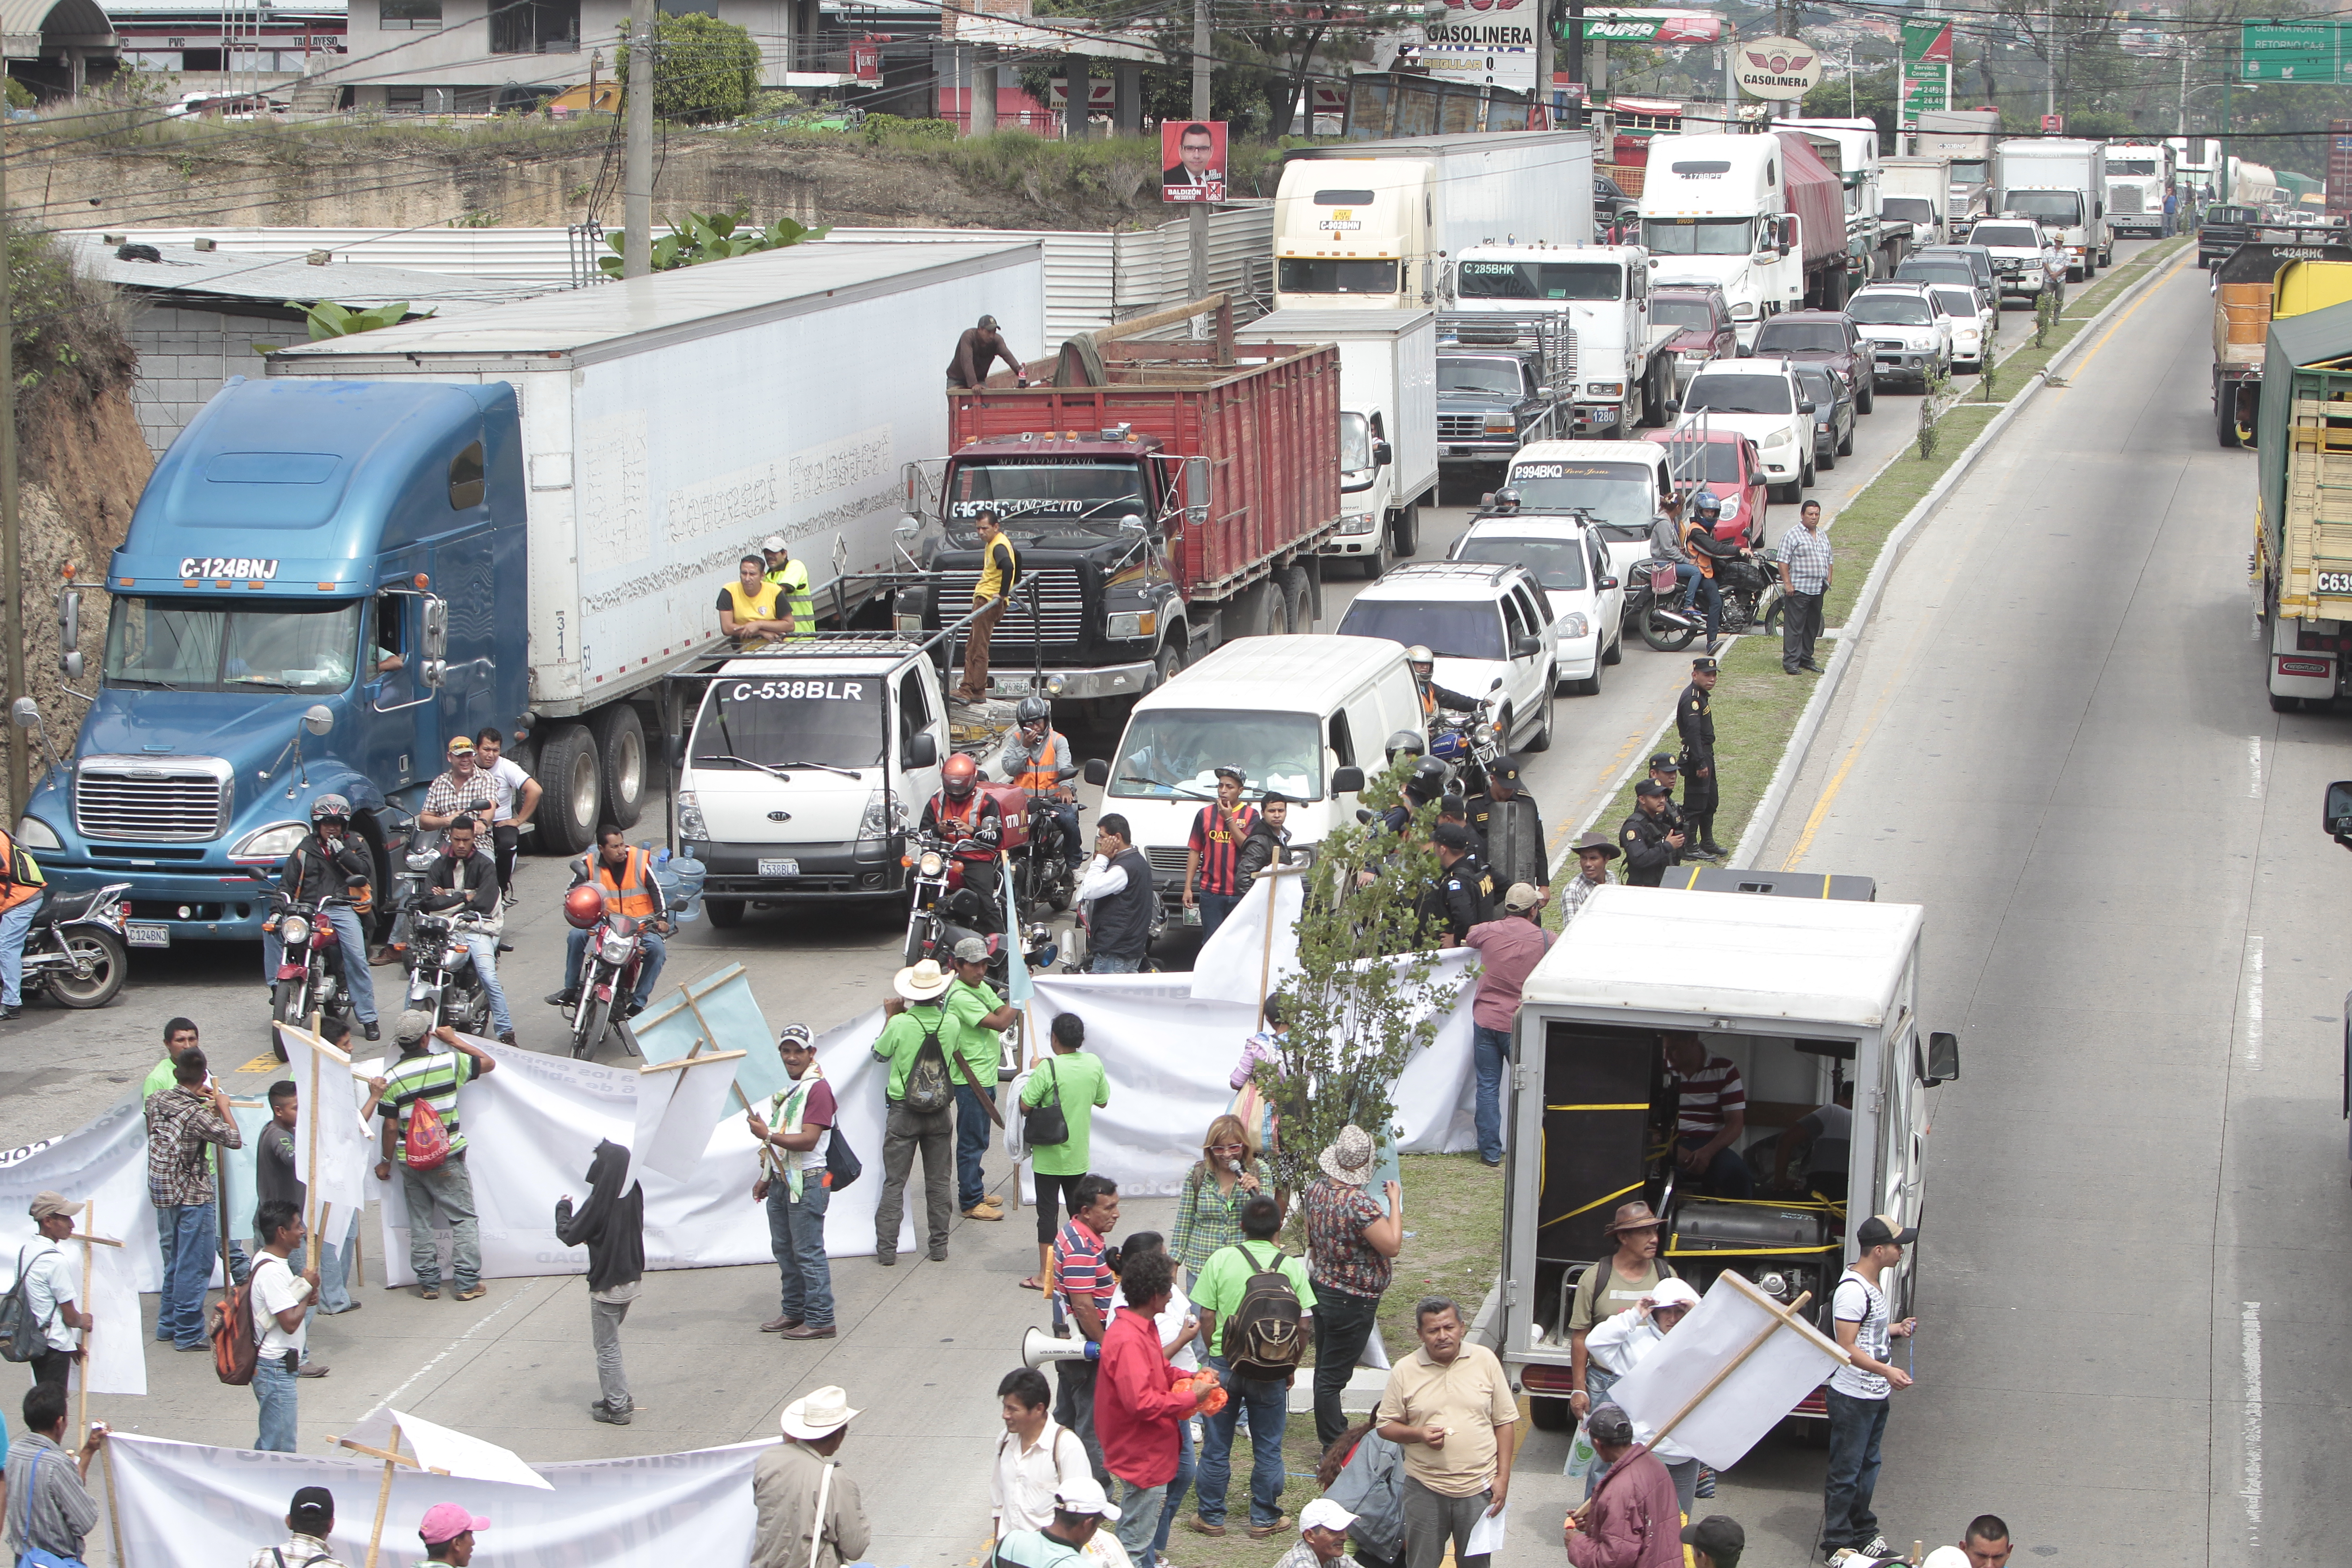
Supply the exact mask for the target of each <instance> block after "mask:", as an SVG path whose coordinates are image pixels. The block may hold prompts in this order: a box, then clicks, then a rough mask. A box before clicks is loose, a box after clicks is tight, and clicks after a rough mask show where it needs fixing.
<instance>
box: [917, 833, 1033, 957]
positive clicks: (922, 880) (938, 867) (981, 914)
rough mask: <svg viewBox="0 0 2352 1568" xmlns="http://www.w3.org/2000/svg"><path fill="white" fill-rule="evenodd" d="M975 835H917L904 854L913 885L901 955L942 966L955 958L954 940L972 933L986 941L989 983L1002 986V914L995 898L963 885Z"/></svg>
mask: <svg viewBox="0 0 2352 1568" xmlns="http://www.w3.org/2000/svg"><path fill="white" fill-rule="evenodd" d="M976 847H979V846H978V843H977V841H976V840H973V839H970V838H959V839H954V840H952V841H951V840H949V839H946V838H942V837H940V836H939V835H937V834H935V833H925V834H921V835H919V837H917V838H916V840H915V843H914V845H913V846H912V847H911V849H910V851H909V853H908V856H907V864H908V867H909V868H911V869H912V870H913V872H914V875H913V876H912V877H910V878H909V879H908V882H909V884H910V885H911V887H912V888H913V889H914V897H913V901H912V903H911V905H910V907H909V908H908V911H907V941H906V946H905V949H904V952H903V956H904V958H905V961H906V963H908V964H909V965H912V964H917V963H921V962H922V961H923V960H925V959H927V958H929V959H933V960H936V961H937V962H938V963H939V965H940V968H942V969H944V968H946V967H947V966H948V965H949V964H950V963H953V962H954V959H955V946H956V943H958V942H961V941H963V940H964V938H966V937H971V936H976V937H979V938H981V939H982V941H984V942H987V943H988V978H989V983H990V984H992V985H996V986H998V987H999V988H1000V989H1001V988H1002V986H1003V984H1004V980H1005V977H1006V974H1007V973H1008V965H1007V963H1006V961H1005V956H1004V948H1003V932H1004V919H1003V913H1002V912H1001V911H1000V910H999V909H998V907H997V900H995V899H993V898H991V897H990V896H989V895H987V894H985V893H983V892H982V891H981V890H980V889H978V888H971V887H966V886H965V885H964V879H963V869H964V861H963V859H962V854H963V852H964V851H966V850H968V849H972V848H976Z"/></svg>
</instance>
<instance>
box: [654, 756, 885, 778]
mask: <svg viewBox="0 0 2352 1568" xmlns="http://www.w3.org/2000/svg"><path fill="white" fill-rule="evenodd" d="M695 760H696V761H697V762H704V763H742V764H743V765H744V766H745V767H747V768H757V769H759V770H760V771H761V773H765V774H767V775H768V776H769V777H770V778H772V779H780V780H782V782H783V783H785V784H790V783H792V782H793V780H792V775H791V774H790V773H786V772H785V771H784V770H785V769H787V768H822V769H823V770H824V771H825V772H826V773H839V774H840V775H841V776H842V777H843V778H845V779H863V778H864V777H865V776H866V775H865V774H864V773H859V772H857V771H856V769H855V768H838V767H835V766H834V765H833V764H832V763H776V764H775V765H774V766H770V765H769V764H768V763H755V762H753V761H752V760H751V758H749V757H739V756H736V755H735V754H733V753H732V752H729V753H726V754H724V755H721V756H713V757H698V758H696V759H695Z"/></svg>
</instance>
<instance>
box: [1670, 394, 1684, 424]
mask: <svg viewBox="0 0 2352 1568" xmlns="http://www.w3.org/2000/svg"><path fill="white" fill-rule="evenodd" d="M1682 411H1683V405H1681V404H1679V403H1676V402H1675V400H1674V399H1673V398H1671V397H1669V398H1667V399H1666V417H1667V418H1669V419H1675V418H1679V417H1680V416H1681V415H1682Z"/></svg>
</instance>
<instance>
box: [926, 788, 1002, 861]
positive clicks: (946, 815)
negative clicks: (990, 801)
mask: <svg viewBox="0 0 2352 1568" xmlns="http://www.w3.org/2000/svg"><path fill="white" fill-rule="evenodd" d="M986 797H987V792H986V791H984V790H982V788H981V787H980V785H979V784H973V785H972V786H971V794H970V795H966V796H964V797H963V804H962V805H961V806H959V805H957V804H956V802H955V797H954V796H952V795H949V794H948V792H947V791H945V790H941V791H940V793H939V794H937V795H933V796H932V797H931V805H932V808H933V809H932V812H931V818H932V820H933V821H935V822H937V823H939V824H940V826H942V827H944V826H947V825H948V824H949V823H953V824H955V826H957V827H958V828H960V829H961V832H960V833H959V834H958V837H963V838H970V837H974V836H975V835H977V834H978V833H979V832H980V805H981V802H982V800H984V799H985V798H986ZM957 858H959V859H961V860H968V861H971V862H972V863H973V864H975V865H986V864H988V863H989V862H990V861H992V860H994V859H995V858H996V851H995V850H993V849H967V850H965V851H964V852H963V853H962V854H961V856H958V857H957Z"/></svg>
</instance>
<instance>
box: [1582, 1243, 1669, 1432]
mask: <svg viewBox="0 0 2352 1568" xmlns="http://www.w3.org/2000/svg"><path fill="white" fill-rule="evenodd" d="M1665 1223H1666V1222H1665V1221H1664V1220H1662V1219H1660V1218H1659V1217H1658V1216H1657V1215H1654V1214H1652V1213H1651V1212H1650V1205H1647V1204H1645V1203H1643V1202H1642V1201H1641V1200H1640V1199H1638V1198H1637V1199H1635V1200H1634V1201H1633V1202H1632V1203H1630V1204H1620V1205H1618V1207H1617V1213H1616V1215H1615V1216H1614V1217H1613V1218H1612V1219H1611V1220H1610V1222H1609V1223H1608V1224H1607V1225H1605V1226H1601V1237H1602V1238H1603V1239H1606V1240H1612V1241H1614V1243H1615V1244H1616V1250H1615V1251H1614V1252H1612V1253H1611V1254H1610V1255H1609V1256H1608V1257H1606V1258H1602V1259H1601V1261H1600V1262H1598V1263H1596V1264H1594V1265H1593V1266H1592V1267H1591V1268H1588V1269H1586V1270H1585V1271H1584V1276H1583V1278H1582V1279H1579V1280H1578V1281H1577V1282H1576V1293H1575V1295H1574V1296H1573V1297H1572V1298H1571V1300H1570V1303H1569V1311H1568V1348H1569V1388H1570V1391H1571V1392H1570V1394H1569V1396H1568V1407H1569V1410H1570V1413H1572V1414H1573V1415H1576V1416H1577V1417H1578V1418H1579V1419H1581V1418H1582V1417H1583V1416H1584V1415H1587V1414H1589V1413H1590V1412H1591V1410H1592V1409H1593V1408H1594V1407H1596V1406H1598V1405H1606V1404H1607V1403H1608V1402H1609V1388H1610V1385H1611V1384H1613V1383H1615V1382H1616V1381H1617V1379H1616V1377H1615V1376H1614V1375H1613V1374H1612V1373H1608V1372H1605V1371H1598V1370H1597V1369H1595V1368H1594V1367H1593V1366H1592V1364H1591V1356H1590V1354H1589V1353H1588V1352H1587V1350H1586V1348H1585V1347H1586V1342H1587V1340H1588V1338H1589V1336H1590V1335H1591V1332H1592V1326H1593V1325H1594V1324H1595V1323H1598V1322H1601V1321H1603V1320H1604V1319H1607V1318H1612V1317H1614V1316H1615V1315H1616V1314H1618V1313H1619V1312H1622V1311H1624V1310H1627V1309H1628V1308H1631V1307H1633V1306H1636V1305H1638V1304H1639V1303H1640V1302H1641V1300H1642V1299H1643V1297H1645V1296H1647V1295H1649V1294H1650V1293H1651V1292H1652V1291H1654V1290H1655V1289H1657V1288H1658V1282H1659V1281H1660V1280H1662V1279H1673V1278H1674V1275H1675V1266H1674V1265H1673V1264H1671V1263H1668V1262H1666V1261H1664V1259H1663V1258H1659V1256H1658V1241H1659V1237H1660V1235H1661V1233H1662V1232H1663V1231H1664V1228H1665Z"/></svg>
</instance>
